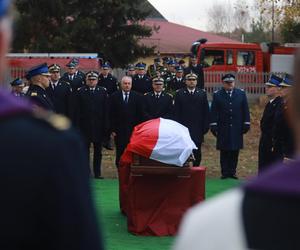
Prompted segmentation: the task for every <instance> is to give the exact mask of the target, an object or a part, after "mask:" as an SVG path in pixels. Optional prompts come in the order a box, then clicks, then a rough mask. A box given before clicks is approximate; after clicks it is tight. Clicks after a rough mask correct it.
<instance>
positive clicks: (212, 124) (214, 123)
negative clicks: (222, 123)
mask: <svg viewBox="0 0 300 250" xmlns="http://www.w3.org/2000/svg"><path fill="white" fill-rule="evenodd" d="M209 125H210V126H214V125H218V123H216V122H213V123H211V124H209Z"/></svg>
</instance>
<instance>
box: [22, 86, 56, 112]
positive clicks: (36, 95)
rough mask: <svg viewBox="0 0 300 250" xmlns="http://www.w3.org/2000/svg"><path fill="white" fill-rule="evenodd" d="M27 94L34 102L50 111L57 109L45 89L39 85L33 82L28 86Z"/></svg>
mask: <svg viewBox="0 0 300 250" xmlns="http://www.w3.org/2000/svg"><path fill="white" fill-rule="evenodd" d="M26 96H27V97H29V99H30V100H31V101H32V103H33V104H35V105H37V106H38V107H41V108H43V109H46V110H49V111H55V108H54V105H53V103H52V101H51V99H50V97H49V96H48V94H47V92H46V90H45V89H43V88H42V87H40V86H38V85H34V84H31V85H30V86H29V88H28V91H27V93H26Z"/></svg>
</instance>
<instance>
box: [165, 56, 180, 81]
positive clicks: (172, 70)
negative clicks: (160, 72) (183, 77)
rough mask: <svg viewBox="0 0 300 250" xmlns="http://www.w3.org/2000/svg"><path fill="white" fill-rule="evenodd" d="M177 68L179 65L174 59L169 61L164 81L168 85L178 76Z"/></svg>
mask: <svg viewBox="0 0 300 250" xmlns="http://www.w3.org/2000/svg"><path fill="white" fill-rule="evenodd" d="M176 66H177V63H176V61H175V60H174V59H170V60H169V61H168V71H167V73H166V74H165V75H164V79H165V82H166V85H167V86H168V85H169V82H170V81H171V80H172V79H173V78H174V77H175V75H176V69H175V67H176Z"/></svg>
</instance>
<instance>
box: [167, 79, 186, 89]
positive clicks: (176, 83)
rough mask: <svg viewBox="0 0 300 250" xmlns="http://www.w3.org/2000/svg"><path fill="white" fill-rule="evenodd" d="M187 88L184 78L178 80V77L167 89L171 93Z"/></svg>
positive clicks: (171, 81) (169, 83)
mask: <svg viewBox="0 0 300 250" xmlns="http://www.w3.org/2000/svg"><path fill="white" fill-rule="evenodd" d="M185 87H186V84H185V80H184V78H182V79H181V80H178V79H177V78H176V77H174V78H172V79H171V80H170V81H169V82H168V86H167V89H168V90H169V91H177V90H178V89H182V88H185Z"/></svg>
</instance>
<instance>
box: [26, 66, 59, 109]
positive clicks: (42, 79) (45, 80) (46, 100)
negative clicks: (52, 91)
mask: <svg viewBox="0 0 300 250" xmlns="http://www.w3.org/2000/svg"><path fill="white" fill-rule="evenodd" d="M50 75H51V74H50V73H49V71H48V66H47V64H46V63H44V64H40V65H37V66H35V67H33V68H31V69H30V70H29V71H28V72H27V75H26V78H27V79H28V80H29V81H30V86H29V88H28V91H27V93H26V96H27V97H28V98H29V99H30V100H31V101H32V103H33V105H34V107H35V108H42V109H45V110H49V111H55V108H54V105H53V103H52V101H51V99H50V97H49V96H48V94H47V92H46V88H48V87H49V78H50Z"/></svg>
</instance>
